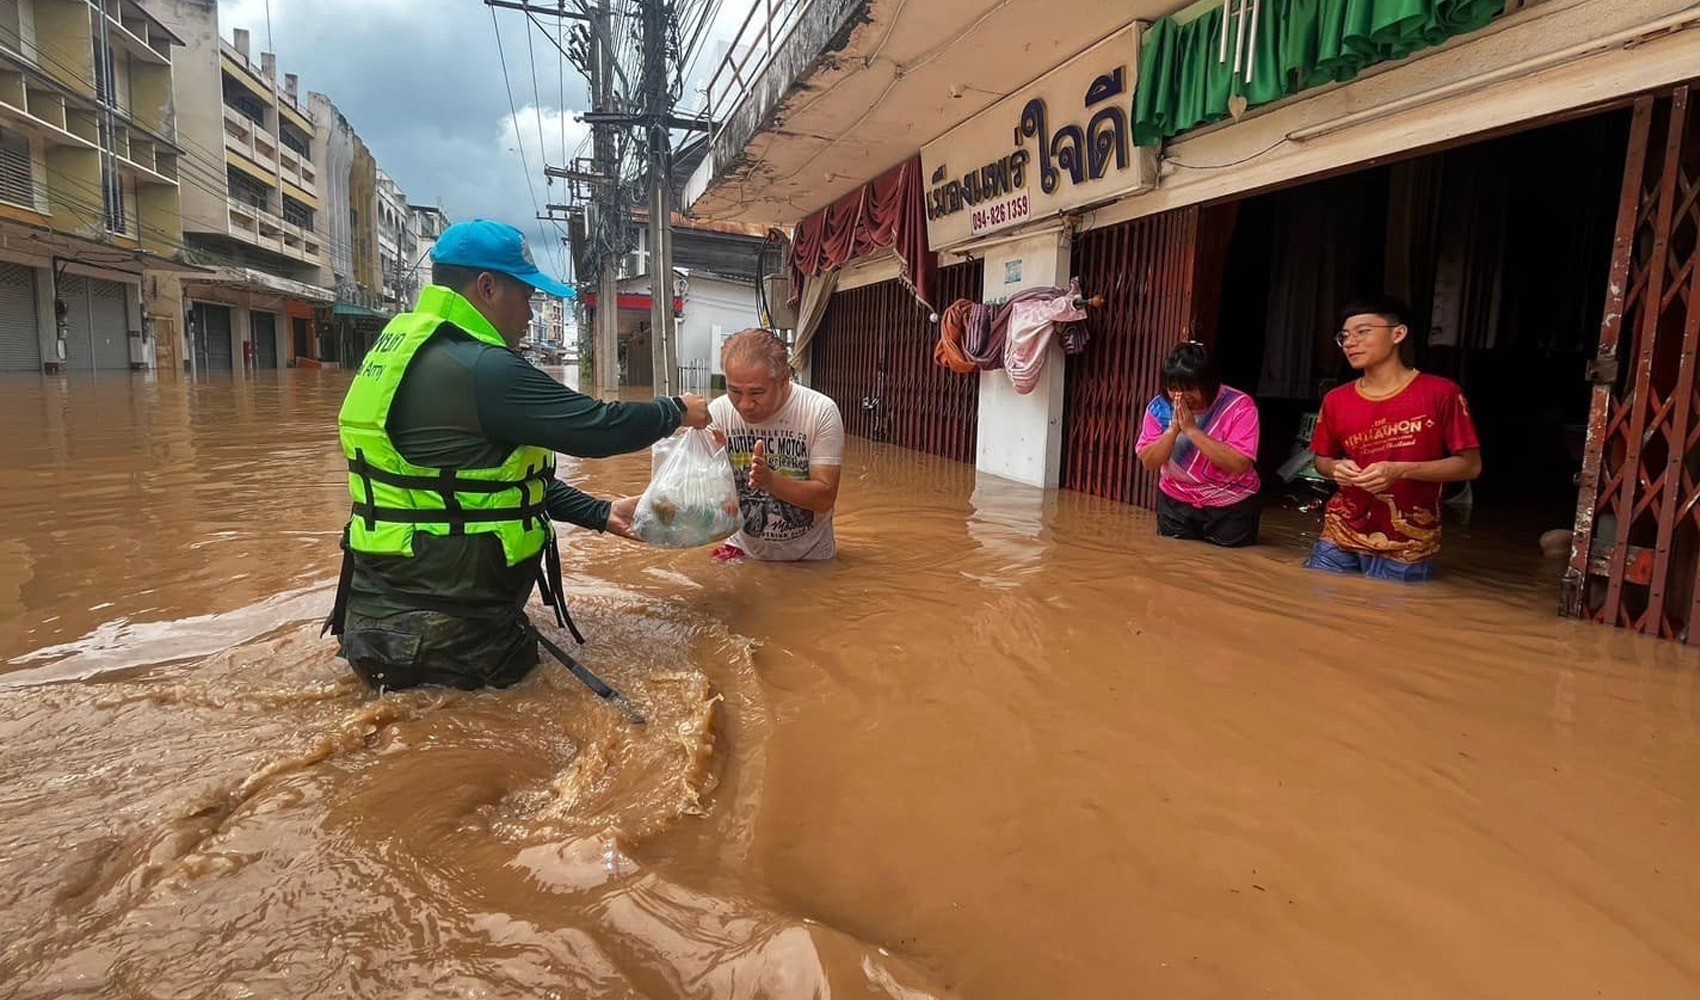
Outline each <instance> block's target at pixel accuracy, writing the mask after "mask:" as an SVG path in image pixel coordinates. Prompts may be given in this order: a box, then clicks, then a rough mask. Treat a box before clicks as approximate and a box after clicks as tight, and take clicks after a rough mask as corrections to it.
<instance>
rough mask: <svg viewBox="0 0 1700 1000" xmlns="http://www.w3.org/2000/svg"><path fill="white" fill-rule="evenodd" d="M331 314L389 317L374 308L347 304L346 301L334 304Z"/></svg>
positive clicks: (361, 317)
mask: <svg viewBox="0 0 1700 1000" xmlns="http://www.w3.org/2000/svg"><path fill="white" fill-rule="evenodd" d="M331 315H333V316H348V317H351V318H353V319H389V318H390V317H389V315H388V314H387V313H381V312H379V311H377V310H376V309H368V308H366V307H365V306H356V305H349V304H348V303H346V302H338V303H337V304H336V307H335V308H333V309H332V310H331Z"/></svg>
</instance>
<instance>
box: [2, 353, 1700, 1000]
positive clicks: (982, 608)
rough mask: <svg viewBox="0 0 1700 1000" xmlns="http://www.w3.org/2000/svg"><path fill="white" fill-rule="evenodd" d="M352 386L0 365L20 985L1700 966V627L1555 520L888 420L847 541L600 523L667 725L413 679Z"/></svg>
mask: <svg viewBox="0 0 1700 1000" xmlns="http://www.w3.org/2000/svg"><path fill="white" fill-rule="evenodd" d="M344 385H345V383H344V381H343V377H342V376H338V375H337V374H335V373H324V374H319V373H312V372H286V373H279V374H276V375H273V376H269V377H265V376H263V377H261V378H260V379H257V380H255V381H251V382H246V383H235V384H232V383H230V382H213V383H200V384H193V385H181V384H170V383H166V384H159V385H155V384H153V383H150V382H146V381H139V380H138V381H131V380H129V379H123V378H103V379H101V380H100V381H99V382H92V381H89V380H81V381H71V382H68V383H61V382H57V381H51V380H48V381H43V380H39V379H25V380H13V381H0V426H3V427H4V428H5V430H6V437H7V442H6V450H7V454H8V456H9V458H10V459H11V461H10V462H9V463H8V464H9V467H10V471H11V474H10V475H9V476H7V477H6V478H5V479H4V480H0V511H3V514H0V995H4V996H18V997H50V996H55V997H56V996H102V997H104V996H148V997H153V996H213V997H239V996H242V997H246V996H325V995H338V994H341V995H359V996H369V995H396V996H498V997H508V996H512V997H520V996H558V997H573V998H577V997H676V996H677V997H704V998H722V997H726V998H732V997H739V998H743V997H750V998H754V997H799V996H801V997H812V996H819V997H826V996H829V995H830V996H833V997H862V996H867V997H904V998H920V997H927V996H937V997H944V996H961V997H972V998H980V997H988V998H1026V997H1070V998H1074V997H1080V998H1097V997H1111V996H1118V997H1119V996H1132V997H1146V996H1148V997H1162V998H1172V997H1253V996H1256V997H1263V996H1273V997H1340V996H1351V997H1376V998H1379V997H1387V998H1407V997H1436V998H1440V997H1448V998H1452V997H1506V998H1511V997H1531V996H1539V997H1543V998H1545V997H1578V998H1580V997H1595V996H1606V997H1633V998H1664V997H1671V998H1677V997H1683V998H1687V997H1693V996H1696V995H1700V842H1697V840H1696V836H1695V832H1696V830H1700V806H1697V804H1696V800H1697V796H1700V725H1697V719H1700V707H1697V705H1696V700H1697V692H1696V687H1697V685H1696V676H1697V674H1696V668H1697V666H1700V657H1697V656H1696V654H1694V653H1691V652H1689V651H1687V650H1684V649H1682V648H1680V647H1677V646H1675V645H1671V644H1659V643H1653V642H1648V641H1644V640H1635V639H1631V638H1628V637H1626V636H1622V635H1619V634H1616V633H1613V632H1611V631H1609V630H1605V629H1599V628H1595V627H1591V626H1582V625H1577V624H1573V623H1568V622H1563V621H1560V620H1558V619H1556V618H1554V617H1552V609H1553V606H1554V605H1555V602H1556V594H1557V583H1556V581H1557V579H1558V575H1559V572H1560V567H1559V566H1558V565H1557V564H1556V563H1554V562H1551V561H1547V560H1543V559H1542V558H1541V556H1540V555H1539V552H1538V550H1537V548H1536V546H1535V543H1534V538H1533V536H1532V535H1531V536H1529V537H1527V538H1518V539H1511V538H1507V537H1506V536H1505V535H1504V534H1503V533H1495V532H1490V531H1488V530H1486V529H1484V528H1478V529H1477V530H1476V531H1474V532H1468V533H1467V532H1454V533H1452V534H1451V535H1450V536H1449V541H1448V544H1449V548H1450V553H1449V556H1448V557H1447V558H1449V559H1450V560H1451V562H1450V565H1448V566H1446V567H1445V568H1446V569H1448V570H1450V574H1449V577H1448V579H1446V580H1445V581H1444V582H1441V583H1439V584H1437V585H1435V586H1433V587H1428V588H1419V589H1401V588H1389V587H1387V586H1385V585H1375V584H1371V583H1367V582H1363V581H1343V580H1334V579H1329V578H1319V577H1315V576H1313V575H1310V574H1307V573H1304V572H1303V571H1301V570H1300V569H1299V568H1298V567H1297V563H1298V560H1299V551H1298V549H1297V548H1296V547H1295V546H1297V545H1299V544H1301V540H1300V539H1299V537H1298V533H1299V531H1300V530H1302V528H1303V527H1304V526H1305V525H1304V519H1303V518H1298V517H1286V518H1275V519H1273V520H1274V521H1275V522H1276V523H1275V524H1274V525H1273V526H1271V527H1270V528H1266V537H1267V538H1269V539H1270V540H1271V541H1272V542H1274V543H1275V544H1271V545H1267V546H1264V547H1262V548H1260V549H1257V550H1253V551H1245V552H1230V553H1223V552H1215V551H1206V550H1204V549H1203V548H1201V547H1198V546H1193V545H1186V544H1168V543H1162V542H1160V541H1158V540H1157V539H1155V538H1153V537H1152V536H1151V532H1152V522H1151V519H1150V517H1149V516H1148V515H1146V514H1143V513H1140V512H1135V511H1130V510H1128V509H1127V508H1123V507H1119V506H1116V505H1113V504H1107V503H1100V502H1098V501H1094V500H1091V499H1089V498H1085V497H1080V496H1076V495H1069V494H1064V495H1061V496H1058V495H1055V494H1052V495H1050V496H1046V495H1045V494H1043V493H1040V492H1037V491H1032V490H1027V489H1025V488H1022V487H1017V486H1013V485H1010V484H1007V483H1001V482H998V481H996V480H990V479H979V478H977V477H976V476H975V474H974V472H973V470H972V469H969V468H965V467H962V466H957V465H953V464H950V463H945V462H940V461H936V460H933V459H930V458H925V457H922V456H918V455H915V454H913V453H909V452H903V451H899V450H895V449H888V448H885V447H883V446H877V445H870V444H868V443H866V442H853V443H852V448H851V454H850V457H849V461H848V464H847V467H846V471H845V486H844V493H843V499H842V501H841V506H840V514H839V518H838V522H839V528H838V530H839V545H840V550H841V551H842V553H843V556H842V558H841V559H840V560H839V561H838V562H837V563H836V564H834V565H828V566H811V567H796V566H762V565H744V566H738V567H725V566H717V565H713V564H711V563H710V562H709V561H708V559H707V557H706V553H704V552H682V553H681V552H671V551H659V550H649V549H644V548H641V547H639V546H637V545H635V544H634V543H630V542H625V541H622V540H618V539H612V538H601V537H594V536H589V535H585V534H582V533H579V534H569V535H568V538H567V546H566V547H567V551H566V552H565V553H564V557H565V560H566V563H567V569H568V573H569V575H570V577H571V584H572V589H571V592H572V595H573V598H574V607H575V613H576V615H577V616H578V618H579V620H580V623H581V624H582V625H583V626H584V627H585V630H586V632H587V633H588V635H589V637H590V640H591V642H590V645H589V646H588V647H586V649H585V650H584V656H583V659H584V660H585V662H586V663H587V664H588V665H590V666H591V667H592V668H594V669H597V670H598V671H600V672H602V673H603V674H604V675H605V676H607V677H608V678H609V679H610V680H613V681H615V682H616V683H617V684H619V685H620V686H622V687H623V688H624V689H625V690H626V691H627V693H628V694H629V695H631V696H632V697H633V700H634V701H637V702H638V703H639V704H640V705H642V706H643V707H644V708H645V710H646V711H647V712H648V714H649V716H650V718H651V720H652V721H651V724H650V725H649V726H647V727H644V728H642V729H633V728H631V727H629V726H627V725H625V724H624V723H623V722H622V721H621V720H620V719H619V717H618V716H616V715H615V714H614V713H612V712H610V711H608V710H607V709H606V708H605V707H603V706H601V705H599V704H597V703H596V702H595V700H594V699H593V698H591V697H590V696H589V695H588V694H586V693H585V692H584V691H583V690H582V689H581V688H579V686H578V685H577V683H576V682H575V681H573V680H572V679H571V678H570V677H569V676H567V675H566V673H565V671H564V670H561V669H560V668H558V667H548V668H545V669H544V670H542V671H540V672H539V674H538V675H536V676H534V677H533V678H532V679H531V680H529V681H528V682H527V683H526V684H525V685H523V686H522V687H521V688H519V689H517V690H514V691H508V692H500V693H489V694H459V693H452V694H448V693H417V692H415V693H405V694H391V695H387V696H385V697H383V698H378V699H374V698H371V697H369V696H368V695H366V693H365V692H364V691H363V690H362V689H361V688H360V687H359V686H358V685H357V684H356V683H355V682H354V681H353V680H352V679H351V678H350V677H349V676H348V674H347V671H346V668H345V667H344V665H343V664H342V663H341V662H340V661H338V660H336V659H335V657H334V655H333V649H334V646H333V644H332V643H331V642H330V641H329V640H321V639H320V638H319V637H318V631H319V627H318V626H319V619H320V618H321V617H322V616H323V614H324V612H325V610H326V608H327V607H328V604H329V597H330V593H329V586H330V584H331V583H332V580H333V576H334V572H335V567H336V547H335V541H336V535H337V532H338V530H339V528H340V526H341V523H342V520H343V517H344V506H343V505H344V500H343V485H342V467H341V461H340V458H339V456H338V453H337V450H336V446H335V434H334V415H335V410H336V407H337V405H338V404H339V403H340V400H341V394H342V391H343V387H344ZM566 469H567V472H568V473H569V474H570V476H571V477H573V478H576V479H579V480H580V481H581V485H583V486H584V488H586V489H589V490H591V491H592V492H598V493H603V494H617V493H624V492H634V491H636V490H638V489H640V488H641V487H642V485H643V483H644V481H645V480H646V478H647V474H648V460H647V456H643V455H639V456H630V457H626V458H622V459H617V460H611V461H606V462H575V463H570V464H569V465H568V466H566ZM569 530H570V529H569ZM1537 534H1538V532H1537ZM1471 535H1473V536H1474V537H1469V536H1471ZM1489 554H1491V555H1492V556H1493V557H1494V558H1491V559H1489V558H1486V557H1485V556H1486V555H1489ZM541 620H542V619H541V616H539V621H541Z"/></svg>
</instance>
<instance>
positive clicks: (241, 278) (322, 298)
mask: <svg viewBox="0 0 1700 1000" xmlns="http://www.w3.org/2000/svg"><path fill="white" fill-rule="evenodd" d="M184 284H186V285H189V286H190V287H193V286H195V285H204V286H208V287H216V288H223V289H229V290H232V291H240V292H258V293H260V294H262V295H282V296H285V297H286V298H291V299H301V300H302V301H305V302H317V303H319V304H320V305H330V304H331V303H332V302H335V301H336V293H335V292H333V291H331V290H330V289H328V288H321V287H319V286H318V285H309V284H307V283H306V282H304V281H292V280H290V279H289V278H280V277H278V276H277V275H275V274H267V273H266V272H264V271H256V270H254V269H253V268H251V267H215V268H212V269H211V273H209V274H207V275H206V276H204V277H202V276H196V277H192V278H185V279H184Z"/></svg>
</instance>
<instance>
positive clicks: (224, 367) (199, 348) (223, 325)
mask: <svg viewBox="0 0 1700 1000" xmlns="http://www.w3.org/2000/svg"><path fill="white" fill-rule="evenodd" d="M231 356H232V354H231V349H230V310H229V308H227V307H225V306H212V305H207V304H206V303H204V302H203V303H199V304H197V305H196V306H195V369H196V371H200V372H213V371H218V372H227V371H232V370H233V365H232V364H231Z"/></svg>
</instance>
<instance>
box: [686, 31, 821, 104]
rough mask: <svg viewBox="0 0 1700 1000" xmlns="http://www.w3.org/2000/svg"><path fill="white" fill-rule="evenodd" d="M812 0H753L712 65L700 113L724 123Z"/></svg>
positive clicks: (765, 67) (783, 42)
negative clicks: (725, 48) (726, 46)
mask: <svg viewBox="0 0 1700 1000" xmlns="http://www.w3.org/2000/svg"><path fill="white" fill-rule="evenodd" d="M811 3H812V0H756V2H755V3H753V4H751V5H750V12H749V13H748V14H747V15H745V16H744V21H743V23H742V24H740V25H739V26H738V31H737V33H736V34H734V35H733V36H732V45H731V48H729V49H727V51H726V58H725V59H722V60H721V61H720V65H718V66H716V67H715V69H714V74H713V75H712V76H710V77H709V78H708V86H707V87H705V88H704V94H703V97H704V114H705V115H706V116H707V117H708V120H709V121H713V122H719V123H721V127H722V128H723V127H725V122H726V118H727V116H728V115H730V114H731V113H732V110H733V109H734V108H736V107H737V106H738V102H739V101H741V100H743V98H744V95H745V94H747V93H749V90H750V88H751V87H753V86H754V85H755V82H756V81H757V80H759V79H761V75H762V73H763V72H764V71H766V69H767V67H768V66H769V65H771V64H772V63H773V57H774V55H775V54H776V53H778V51H779V49H780V47H781V46H782V45H784V44H785V42H786V40H787V39H789V38H790V37H791V31H792V29H794V28H796V26H797V22H798V21H799V20H801V19H802V16H803V13H804V12H805V11H807V10H808V9H809V5H810V4H811Z"/></svg>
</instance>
